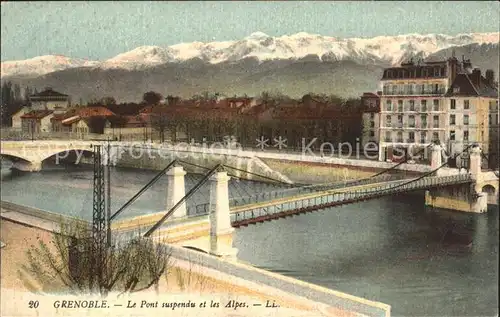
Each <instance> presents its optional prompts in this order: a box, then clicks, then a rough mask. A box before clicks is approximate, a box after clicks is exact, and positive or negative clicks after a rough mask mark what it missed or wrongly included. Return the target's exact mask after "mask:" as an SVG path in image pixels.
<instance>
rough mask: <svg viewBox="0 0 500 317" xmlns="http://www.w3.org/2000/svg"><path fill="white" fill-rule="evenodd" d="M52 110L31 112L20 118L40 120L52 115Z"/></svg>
mask: <svg viewBox="0 0 500 317" xmlns="http://www.w3.org/2000/svg"><path fill="white" fill-rule="evenodd" d="M52 112H53V111H52V110H32V111H30V112H28V113H25V114H24V115H22V116H21V119H42V118H45V117H46V116H48V115H50V114H52Z"/></svg>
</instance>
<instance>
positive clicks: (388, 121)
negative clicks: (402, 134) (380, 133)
mask: <svg viewBox="0 0 500 317" xmlns="http://www.w3.org/2000/svg"><path fill="white" fill-rule="evenodd" d="M467 120H468V119H467ZM467 122H468V121H467ZM383 126H385V127H393V126H394V127H397V128H402V127H408V128H415V127H416V123H415V116H414V115H409V116H408V122H407V124H406V125H405V124H404V120H403V115H398V116H397V122H396V124H394V125H393V124H392V116H390V115H388V116H386V117H385V123H384V125H383ZM419 127H420V128H427V127H428V125H427V115H425V114H423V115H421V116H420V126H419ZM432 128H439V116H433V117H432Z"/></svg>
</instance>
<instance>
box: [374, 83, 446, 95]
mask: <svg viewBox="0 0 500 317" xmlns="http://www.w3.org/2000/svg"><path fill="white" fill-rule="evenodd" d="M445 92H446V86H445V85H443V84H385V85H384V86H383V87H382V93H383V94H384V95H442V94H444V93H445Z"/></svg>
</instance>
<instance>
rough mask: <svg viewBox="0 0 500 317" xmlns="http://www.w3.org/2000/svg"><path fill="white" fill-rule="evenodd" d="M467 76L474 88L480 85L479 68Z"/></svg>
mask: <svg viewBox="0 0 500 317" xmlns="http://www.w3.org/2000/svg"><path fill="white" fill-rule="evenodd" d="M469 76H470V80H471V81H472V83H473V84H474V86H476V87H479V86H480V85H481V70H480V69H479V68H474V69H473V70H472V74H470V75H469Z"/></svg>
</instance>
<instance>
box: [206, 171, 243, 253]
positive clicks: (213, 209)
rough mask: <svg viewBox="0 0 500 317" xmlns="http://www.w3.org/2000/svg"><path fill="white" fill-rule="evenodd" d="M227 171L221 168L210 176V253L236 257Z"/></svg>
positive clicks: (236, 250)
mask: <svg viewBox="0 0 500 317" xmlns="http://www.w3.org/2000/svg"><path fill="white" fill-rule="evenodd" d="M230 179H231V177H229V176H228V175H227V172H225V171H222V170H219V171H217V172H215V173H214V174H213V175H212V176H211V177H210V214H209V219H210V254H213V255H215V256H219V257H223V258H226V259H235V258H236V255H237V254H238V249H236V248H233V232H234V228H233V227H232V225H231V215H230V211H229V180H230Z"/></svg>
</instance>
